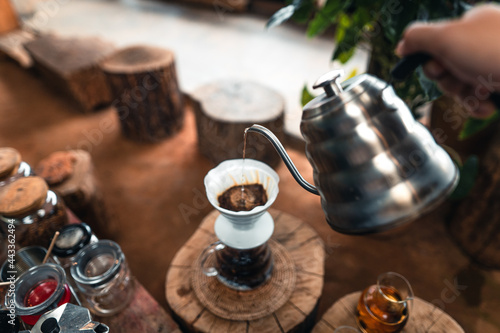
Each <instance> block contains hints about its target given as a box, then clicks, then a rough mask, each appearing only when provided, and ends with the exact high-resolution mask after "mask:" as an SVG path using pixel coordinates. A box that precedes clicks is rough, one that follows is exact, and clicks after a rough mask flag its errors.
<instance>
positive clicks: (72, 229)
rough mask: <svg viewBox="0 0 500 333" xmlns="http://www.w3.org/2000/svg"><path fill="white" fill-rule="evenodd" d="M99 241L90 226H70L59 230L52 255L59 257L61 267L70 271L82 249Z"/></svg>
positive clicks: (80, 224)
mask: <svg viewBox="0 0 500 333" xmlns="http://www.w3.org/2000/svg"><path fill="white" fill-rule="evenodd" d="M97 241H98V239H97V237H96V236H95V235H94V234H92V229H90V227H89V225H88V224H86V223H79V224H68V225H65V226H64V227H62V228H61V230H59V237H58V238H57V240H56V243H55V244H54V248H53V249H52V253H53V254H54V255H56V256H57V259H58V260H59V263H60V265H61V266H62V267H63V268H65V269H68V268H69V267H70V266H71V263H72V262H73V261H74V260H75V256H76V255H77V254H78V252H80V250H81V249H83V248H84V247H85V246H87V245H88V244H90V243H95V242H97Z"/></svg>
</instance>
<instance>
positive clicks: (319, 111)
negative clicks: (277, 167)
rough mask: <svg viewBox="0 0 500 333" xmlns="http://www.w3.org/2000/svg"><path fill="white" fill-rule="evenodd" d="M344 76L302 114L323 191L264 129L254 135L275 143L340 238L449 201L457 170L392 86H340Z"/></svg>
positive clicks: (324, 84) (365, 81)
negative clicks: (320, 206) (319, 199)
mask: <svg viewBox="0 0 500 333" xmlns="http://www.w3.org/2000/svg"><path fill="white" fill-rule="evenodd" d="M341 75H342V73H341V71H333V72H330V73H327V74H325V75H323V76H322V77H321V78H320V79H319V80H318V81H317V83H316V84H315V86H314V88H319V87H321V88H323V89H324V91H325V92H324V93H323V94H321V95H320V96H318V97H316V98H315V99H314V100H312V101H311V102H309V103H308V104H307V105H306V106H305V107H304V110H303V114H302V122H301V125H300V129H301V133H302V135H303V137H304V139H305V141H306V155H307V158H308V160H309V162H310V163H311V164H312V166H313V172H314V183H315V184H316V186H313V185H311V184H309V183H308V182H306V181H305V180H304V179H303V178H302V176H301V175H300V174H299V172H298V171H297V169H296V168H295V166H294V165H293V163H292V161H291V160H290V158H289V156H288V154H287V153H286V151H285V149H284V148H283V146H282V145H281V143H280V142H279V141H278V139H277V138H276V136H275V135H274V134H273V133H272V132H271V131H269V130H268V129H266V128H265V127H263V126H260V125H253V126H251V127H249V128H248V129H247V131H249V132H257V133H260V134H262V135H264V136H265V137H266V138H267V139H269V140H270V141H271V143H272V144H273V145H274V147H275V148H276V150H277V151H278V153H279V154H280V156H281V157H282V159H283V160H284V162H285V164H286V165H287V167H288V169H289V170H290V172H291V173H292V175H293V176H294V178H295V179H296V180H297V181H298V183H299V184H300V185H302V187H304V188H305V189H306V190H308V191H309V192H311V193H314V194H319V195H320V196H321V204H322V207H323V211H324V213H325V215H326V219H327V221H328V223H329V224H330V226H331V227H332V228H333V229H334V230H336V231H338V232H341V233H347V234H362V233H369V232H378V231H382V230H385V229H388V228H390V227H393V226H395V225H398V224H401V223H403V222H406V221H409V220H411V219H414V218H416V217H418V216H420V215H421V214H422V213H423V212H425V211H426V210H428V209H429V208H431V207H433V206H434V205H437V204H438V203H440V202H441V201H442V200H443V199H445V198H446V196H447V194H448V193H450V192H451V191H452V190H453V189H454V187H455V185H456V183H457V181H458V171H457V168H456V166H455V164H454V163H453V162H452V160H451V158H450V157H449V156H448V154H447V153H446V152H445V151H444V150H443V149H442V148H441V147H440V146H438V145H437V144H436V142H435V141H434V139H433V137H432V136H431V134H430V133H429V131H428V130H427V129H426V128H425V127H424V126H423V125H421V124H420V123H419V122H417V121H415V119H414V118H413V116H412V114H411V112H410V110H409V109H408V107H407V106H406V105H405V103H404V102H403V101H402V100H401V99H400V98H399V97H398V96H396V94H395V92H394V90H393V88H392V86H391V85H389V84H388V83H386V82H384V81H382V80H380V79H378V78H376V77H374V76H371V75H368V74H363V75H359V76H356V77H353V78H351V79H349V80H347V81H345V82H343V83H342V84H339V83H338V79H339V78H340V76H341Z"/></svg>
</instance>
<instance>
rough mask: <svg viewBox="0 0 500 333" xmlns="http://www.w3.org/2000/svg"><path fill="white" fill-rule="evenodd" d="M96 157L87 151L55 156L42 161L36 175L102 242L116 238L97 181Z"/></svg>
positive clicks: (70, 151) (53, 154)
mask: <svg viewBox="0 0 500 333" xmlns="http://www.w3.org/2000/svg"><path fill="white" fill-rule="evenodd" d="M93 170H94V166H93V163H92V157H91V156H90V154H89V153H88V152H86V151H84V150H69V151H59V152H54V153H52V154H51V155H49V156H47V157H46V158H45V159H43V160H41V161H40V162H39V163H38V165H37V166H36V168H35V172H36V174H37V175H39V176H40V177H42V178H44V179H45V181H46V182H47V184H49V186H50V189H51V190H53V191H55V192H57V193H59V195H61V197H62V198H63V200H64V202H65V204H66V206H67V207H68V208H69V209H71V210H72V211H73V212H74V213H75V214H76V215H77V216H78V217H79V218H80V219H82V220H83V221H84V222H85V223H87V224H88V225H89V226H90V227H91V228H92V231H93V232H94V233H95V234H96V235H97V236H98V237H99V238H108V239H109V238H113V232H112V228H111V225H110V221H109V216H108V214H107V210H106V207H105V204H104V200H103V197H102V193H101V191H100V190H99V187H98V184H97V181H96V179H95V177H94V172H93Z"/></svg>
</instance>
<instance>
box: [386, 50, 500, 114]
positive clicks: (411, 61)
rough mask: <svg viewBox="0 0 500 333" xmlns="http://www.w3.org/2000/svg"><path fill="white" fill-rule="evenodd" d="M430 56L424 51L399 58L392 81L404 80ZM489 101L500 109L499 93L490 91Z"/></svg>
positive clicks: (392, 73)
mask: <svg viewBox="0 0 500 333" xmlns="http://www.w3.org/2000/svg"><path fill="white" fill-rule="evenodd" d="M431 59H432V56H431V55H430V54H428V53H425V52H417V53H413V54H410V55H407V56H406V57H404V58H403V59H401V60H400V61H399V62H398V63H397V64H396V66H394V68H393V69H392V70H391V77H392V79H393V80H394V81H403V80H405V79H406V78H407V77H408V76H409V75H410V74H411V73H412V72H413V71H414V70H415V69H416V68H417V67H418V66H420V65H424V64H425V63H426V62H427V61H429V60H431ZM489 99H490V101H491V102H492V103H493V104H495V107H496V108H497V109H500V93H498V92H492V93H491V94H490V97H489Z"/></svg>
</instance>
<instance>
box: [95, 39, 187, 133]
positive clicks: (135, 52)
mask: <svg viewBox="0 0 500 333" xmlns="http://www.w3.org/2000/svg"><path fill="white" fill-rule="evenodd" d="M101 68H102V69H103V71H104V72H105V73H106V76H107V78H108V82H109V84H110V86H111V89H112V91H113V97H114V99H115V102H114V103H113V105H114V106H115V107H116V109H117V112H118V116H119V118H120V123H121V128H122V132H123V134H124V135H125V136H126V137H127V138H129V139H132V140H135V141H140V142H156V141H159V140H161V139H164V138H167V137H169V136H172V135H173V134H175V133H177V132H178V131H179V129H180V128H181V127H182V125H183V122H184V104H183V96H182V93H181V91H180V89H179V85H178V82H177V73H176V69H175V62H174V54H173V53H172V52H171V51H168V50H165V49H161V48H156V47H150V46H134V47H129V48H126V49H123V50H121V51H118V52H117V53H115V54H114V55H113V56H111V57H110V58H108V59H106V61H104V62H103V63H102V64H101Z"/></svg>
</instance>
